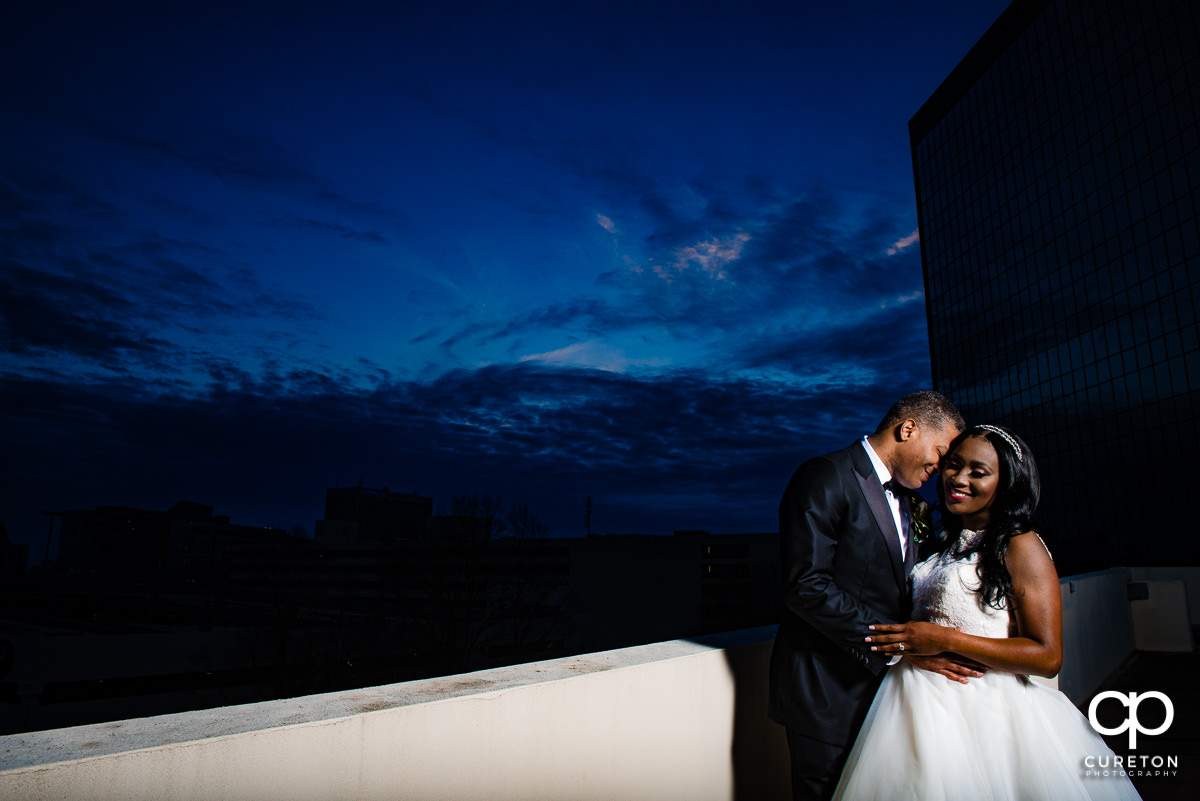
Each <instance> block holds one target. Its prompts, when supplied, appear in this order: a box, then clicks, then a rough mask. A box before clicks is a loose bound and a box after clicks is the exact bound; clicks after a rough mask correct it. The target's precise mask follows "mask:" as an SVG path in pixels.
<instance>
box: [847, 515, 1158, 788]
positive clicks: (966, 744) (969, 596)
mask: <svg viewBox="0 0 1200 801" xmlns="http://www.w3.org/2000/svg"><path fill="white" fill-rule="evenodd" d="M978 536H979V534H978V533H977V532H971V531H964V532H963V533H962V535H961V536H960V538H959V543H960V546H959V548H960V549H961V548H962V546H963V545H965V544H969V543H970V542H971V541H973V539H974V538H975V537H978ZM951 550H954V549H951ZM975 565H976V557H975V556H974V555H972V557H970V558H967V559H962V558H955V557H954V556H953V555H951V554H950V552H947V553H946V554H943V555H942V556H940V557H933V558H931V559H927V560H925V561H924V562H921V563H920V564H919V565H917V566H916V567H915V568H914V569H913V618H914V619H916V620H928V621H931V622H933V623H938V624H941V625H943V626H949V627H951V628H956V629H959V630H961V631H965V632H968V633H970V634H978V635H980V636H983V637H1009V636H1011V634H1012V631H1013V623H1012V622H1010V616H1009V613H1008V610H1006V609H995V608H992V607H990V606H988V605H986V604H985V603H983V602H982V600H981V596H980V595H979V594H978V592H977V590H978V589H979V577H978V574H977V573H976V572H975ZM1089 755H1095V756H1097V757H1099V756H1101V755H1109V756H1110V757H1111V755H1112V751H1111V750H1110V749H1109V748H1108V747H1107V746H1106V745H1105V744H1104V741H1103V740H1101V739H1100V737H1099V735H1097V734H1096V733H1095V732H1094V731H1093V730H1092V727H1091V725H1090V724H1089V723H1088V721H1087V719H1086V718H1085V717H1084V716H1083V715H1082V714H1081V713H1080V712H1079V710H1078V709H1076V708H1075V706H1074V705H1073V704H1072V703H1071V702H1070V701H1069V700H1068V699H1067V697H1066V696H1065V695H1063V694H1062V693H1061V692H1059V691H1057V690H1053V689H1050V688H1048V687H1045V686H1042V685H1038V684H1034V683H1033V682H1031V681H1030V680H1029V678H1028V677H1026V676H1023V675H1018V674H1015V673H1005V672H1003V671H999V670H989V671H987V672H986V673H985V674H984V676H983V678H981V679H971V680H970V681H969V682H968V683H967V684H960V683H958V682H954V681H950V680H949V679H947V678H945V677H944V676H941V675H938V674H936V673H931V672H929V671H925V670H919V669H917V668H914V667H912V666H911V665H909V664H908V662H906V661H903V660H902V661H901V662H900V663H899V664H898V665H896V666H894V667H892V668H889V670H888V674H887V676H886V677H885V678H884V681H883V684H882V685H881V686H880V688H879V692H878V693H877V694H876V696H875V701H874V703H873V704H872V705H871V709H870V711H869V712H868V713H867V717H866V720H865V722H864V723H863V727H862V729H861V731H860V732H859V734H858V739H857V741H856V742H855V743H854V748H853V750H851V752H850V756H849V758H848V759H847V761H846V766H845V768H844V769H843V771H842V777H841V780H840V782H839V783H838V787H837V790H836V792H835V794H834V801H868V800H869V799H878V800H879V801H898V800H899V799H913V800H914V801H982V800H983V799H995V801H1008V800H1009V799H1011V801H1035V800H1042V801H1074V800H1075V799H1079V800H1080V801H1100V799H1103V800H1104V801H1110V799H1111V800H1112V801H1125V799H1130V800H1132V799H1138V798H1139V796H1138V793H1137V791H1136V790H1135V789H1134V787H1133V784H1132V783H1131V782H1130V781H1129V779H1128V778H1126V777H1124V776H1113V775H1111V774H1112V772H1111V771H1109V773H1110V775H1108V776H1088V775H1086V773H1087V768H1086V767H1085V763H1084V760H1085V758H1086V757H1087V756H1089ZM1092 762H1093V763H1097V762H1098V763H1099V764H1109V765H1111V764H1112V762H1111V761H1107V762H1105V761H1102V760H1098V759H1097V760H1093V761H1092Z"/></svg>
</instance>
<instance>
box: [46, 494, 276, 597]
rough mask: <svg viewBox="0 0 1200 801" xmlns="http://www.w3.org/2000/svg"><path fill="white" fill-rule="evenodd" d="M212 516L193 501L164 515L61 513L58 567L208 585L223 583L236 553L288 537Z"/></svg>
mask: <svg viewBox="0 0 1200 801" xmlns="http://www.w3.org/2000/svg"><path fill="white" fill-rule="evenodd" d="M212 512H213V510H212V507H211V506H205V505H204V504H199V503H193V502H191V501H180V502H179V503H177V504H175V505H174V506H172V507H171V508H170V509H167V510H166V511H159V510H155V509H135V508H131V507H125V506H99V507H97V508H95V509H84V510H74V511H69V512H63V513H62V514H61V517H62V528H61V532H60V535H59V546H58V559H57V562H56V565H55V568H56V569H57V570H58V571H59V572H67V573H77V574H86V575H94V576H98V577H107V578H114V579H120V580H123V581H133V582H135V583H140V582H153V583H161V582H171V583H177V584H180V583H196V582H200V583H204V582H211V581H218V580H223V578H224V576H225V575H226V574H227V573H228V569H229V562H230V559H231V558H232V555H233V553H234V551H235V550H237V549H239V548H244V547H247V546H253V545H255V544H260V543H262V542H263V541H265V540H272V539H279V538H282V537H284V536H285V535H284V532H282V531H279V530H276V529H265V528H260V527H256V526H238V525H234V524H232V523H230V522H229V518H228V517H225V516H223V515H215V516H214V515H213V513H212Z"/></svg>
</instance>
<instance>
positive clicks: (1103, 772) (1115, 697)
mask: <svg viewBox="0 0 1200 801" xmlns="http://www.w3.org/2000/svg"><path fill="white" fill-rule="evenodd" d="M1146 700H1151V701H1153V702H1157V705H1161V708H1162V720H1161V722H1160V721H1159V720H1158V717H1157V710H1155V713H1154V714H1155V717H1154V718H1153V721H1154V724H1153V725H1145V724H1143V723H1142V719H1141V718H1140V717H1139V715H1138V710H1139V708H1140V706H1141V704H1142V702H1143V701H1146ZM1105 701H1109V702H1110V703H1109V704H1108V705H1107V708H1106V712H1107V713H1108V714H1107V715H1102V713H1101V704H1103V703H1104V702H1105ZM1114 703H1119V704H1120V705H1122V706H1123V707H1124V709H1125V710H1126V712H1125V715H1126V716H1125V718H1124V719H1122V720H1121V721H1120V723H1118V724H1117V725H1115V726H1106V725H1105V722H1107V721H1109V720H1111V715H1112V714H1113V712H1114V711H1115V709H1114V708H1113V704H1114ZM1153 706H1155V704H1152V707H1153ZM1102 718H1103V719H1104V720H1103V721H1102ZM1174 720H1175V705H1174V704H1173V703H1172V702H1171V699H1170V698H1169V697H1168V696H1167V695H1166V694H1165V693H1161V692H1158V691H1157V690H1151V691H1149V692H1144V693H1136V692H1131V693H1121V692H1116V691H1113V690H1109V691H1107V692H1102V693H1097V694H1096V697H1095V698H1093V699H1092V701H1091V703H1090V704H1088V721H1089V722H1090V723H1091V724H1092V728H1093V729H1095V730H1096V732H1097V733H1099V734H1103V735H1106V736H1115V735H1118V734H1123V733H1125V732H1128V733H1129V748H1130V750H1133V749H1136V748H1137V747H1138V739H1137V738H1138V734H1143V735H1146V736H1150V737H1152V736H1155V735H1158V734H1162V733H1163V732H1165V731H1166V730H1167V729H1169V728H1171V724H1172V723H1173V722H1174ZM1083 775H1084V776H1178V775H1179V756H1178V755H1177V754H1176V755H1171V756H1163V755H1162V754H1127V755H1119V754H1095V755H1089V756H1087V757H1084V760H1083Z"/></svg>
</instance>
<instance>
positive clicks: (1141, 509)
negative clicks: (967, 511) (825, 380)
mask: <svg viewBox="0 0 1200 801" xmlns="http://www.w3.org/2000/svg"><path fill="white" fill-rule="evenodd" d="M1198 29H1200V25H1198V18H1197V8H1196V6H1195V5H1194V4H1193V3H1190V2H1178V1H1176V2H1170V1H1169V0H1143V1H1142V2H1128V0H1113V1H1112V2H1079V1H1078V0H1054V2H1044V1H1042V2H1036V1H1034V2H1023V1H1022V0H1018V2H1015V3H1014V4H1013V5H1012V6H1011V7H1010V8H1009V9H1008V10H1007V11H1006V12H1005V14H1004V15H1003V16H1002V17H1001V19H1000V20H998V21H997V23H996V25H994V26H993V28H992V29H991V30H990V31H989V32H988V34H987V35H985V37H984V39H983V40H981V42H980V44H979V45H977V46H976V50H975V51H973V53H972V55H971V56H969V57H968V59H965V60H964V62H963V64H962V65H960V67H959V68H958V69H957V70H956V71H955V73H953V74H952V75H951V77H950V78H948V79H947V81H946V83H945V84H943V86H942V87H941V88H939V90H938V92H937V93H935V95H934V97H933V98H931V100H930V102H929V103H927V104H926V108H923V109H922V111H921V112H920V113H919V114H918V115H917V116H916V117H914V119H913V122H912V123H911V124H910V132H911V134H912V141H913V165H914V177H915V180H916V185H917V198H918V213H919V216H920V228H921V247H922V258H923V262H924V267H925V276H926V301H927V310H928V317H929V331H930V343H931V353H932V359H933V370H934V380H935V384H936V386H937V387H938V388H939V389H940V390H942V391H943V392H945V393H946V394H947V395H949V396H950V397H951V398H952V399H953V400H954V401H955V402H956V403H958V404H959V405H960V407H961V408H962V409H963V411H964V413H965V414H966V415H967V416H968V418H969V419H971V420H976V421H988V422H995V423H1000V424H1008V425H1011V426H1012V427H1013V428H1014V429H1015V430H1017V431H1018V432H1019V433H1020V434H1021V435H1022V436H1024V437H1025V438H1026V439H1027V440H1028V441H1029V443H1030V445H1031V447H1032V448H1033V450H1034V451H1035V453H1037V454H1038V456H1039V463H1040V464H1041V465H1042V467H1043V473H1044V481H1045V490H1046V492H1045V500H1044V504H1043V508H1044V512H1045V514H1044V518H1045V520H1046V521H1047V523H1048V527H1049V528H1050V529H1052V534H1053V537H1054V539H1055V540H1057V542H1058V543H1060V546H1061V547H1062V549H1063V553H1064V555H1065V556H1066V562H1067V563H1068V564H1069V565H1070V566H1072V567H1075V568H1079V569H1090V568H1092V567H1099V566H1103V564H1108V563H1112V564H1116V563H1118V562H1122V561H1123V562H1124V563H1128V564H1144V563H1151V562H1156V561H1158V562H1161V561H1163V560H1165V559H1169V560H1176V559H1185V560H1190V561H1191V562H1192V563H1195V562H1196V560H1197V558H1200V550H1198V549H1197V546H1196V544H1195V543H1194V542H1193V540H1194V539H1195V538H1194V536H1193V533H1192V532H1193V531H1194V525H1193V524H1192V521H1191V514H1190V509H1188V508H1187V504H1186V499H1187V498H1189V497H1190V493H1191V490H1190V487H1189V482H1188V480H1187V479H1186V478H1185V474H1186V465H1187V463H1188V461H1189V460H1190V459H1191V454H1192V453H1193V452H1195V450H1196V449H1197V447H1198V446H1200V439H1198V426H1197V419H1196V408H1197V400H1198V390H1200V333H1198V328H1197V322H1196V313H1195V310H1196V308H1197V306H1198V305H1200V217H1198V209H1197V205H1196V198H1195V195H1196V192H1195V188H1196V187H1198V186H1200V136H1198V129H1200V126H1198V119H1197V117H1198V115H1197V109H1198V108H1200V35H1198ZM976 51H978V52H976Z"/></svg>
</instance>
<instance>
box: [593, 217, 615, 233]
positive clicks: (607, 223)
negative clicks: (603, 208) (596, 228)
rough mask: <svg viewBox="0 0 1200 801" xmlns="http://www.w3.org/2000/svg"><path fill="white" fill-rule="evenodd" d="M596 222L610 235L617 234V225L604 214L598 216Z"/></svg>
mask: <svg viewBox="0 0 1200 801" xmlns="http://www.w3.org/2000/svg"><path fill="white" fill-rule="evenodd" d="M596 222H598V223H600V227H601V228H603V229H604V230H605V231H608V232H609V233H610V234H615V233H616V232H617V226H616V223H614V222H613V221H612V220H610V219H609V218H608V217H606V216H604V215H603V214H597V215H596Z"/></svg>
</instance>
